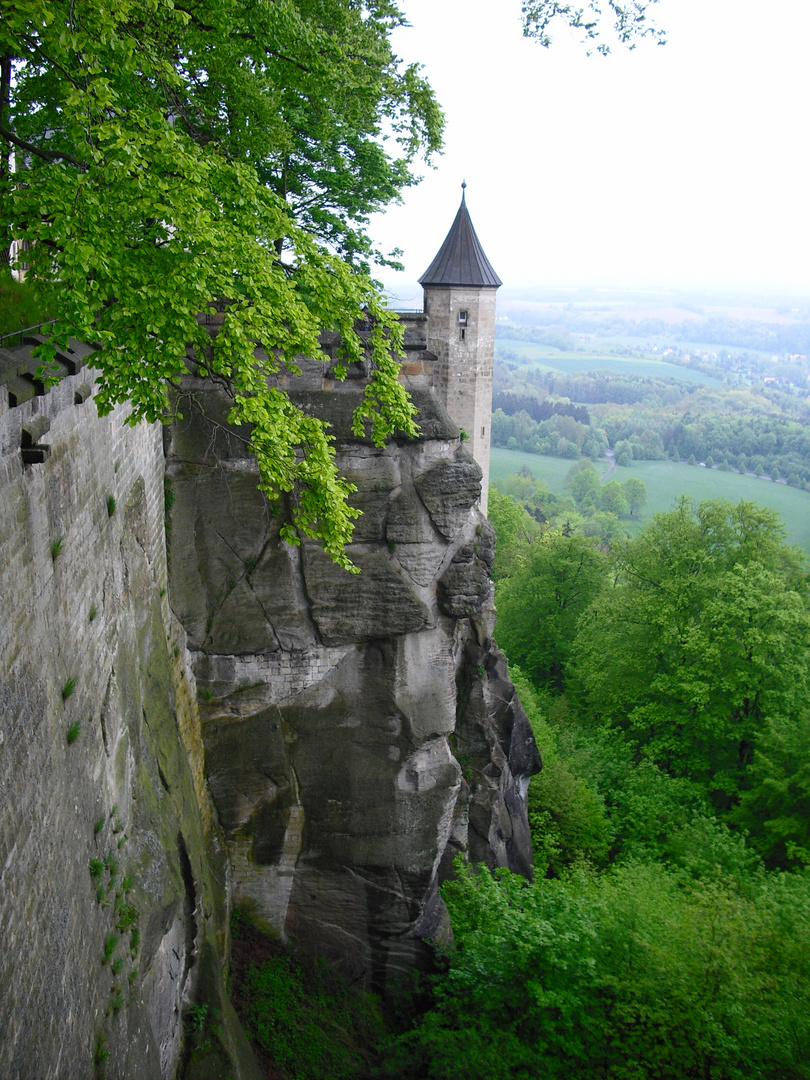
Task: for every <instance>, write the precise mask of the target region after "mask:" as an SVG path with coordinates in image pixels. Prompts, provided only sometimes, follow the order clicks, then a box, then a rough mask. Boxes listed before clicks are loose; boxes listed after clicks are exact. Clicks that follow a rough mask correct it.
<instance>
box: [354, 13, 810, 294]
mask: <svg viewBox="0 0 810 1080" xmlns="http://www.w3.org/2000/svg"><path fill="white" fill-rule="evenodd" d="M402 7H403V10H404V11H405V13H406V15H407V17H408V19H409V21H410V23H411V24H412V25H411V28H409V29H406V30H401V31H398V32H397V34H396V36H395V48H396V49H397V51H398V53H399V55H400V56H402V57H403V58H404V59H405V60H408V61H411V60H418V61H419V62H420V63H422V64H423V65H424V74H425V75H426V76H427V77H428V78H429V80H430V81H431V83H432V85H433V87H434V89H435V91H436V93H437V96H438V98H439V100H440V102H441V103H442V105H443V107H444V110H445V114H446V117H447V132H446V152H445V154H444V155H443V156H442V157H441V158H439V159H437V168H436V169H435V170H430V169H426V170H423V172H425V179H424V180H423V182H422V183H421V184H420V185H419V186H418V187H416V188H414V189H411V190H410V191H409V192H408V193H406V196H405V202H404V205H403V206H401V207H394V208H392V209H391V210H389V211H388V212H387V213H386V214H385V215H381V216H379V217H377V218H376V219H375V220H374V225H373V235H374V236H375V238H376V239H377V241H378V242H379V243H380V244H381V245H382V246H383V247H385V248H386V249H390V248H392V247H400V248H403V249H404V252H405V255H404V261H405V264H406V268H407V269H406V273H404V274H399V275H392V274H391V273H390V272H386V273H384V274H380V276H382V277H383V278H384V280H385V282H386V284H388V285H389V286H392V287H393V289H394V290H395V292H396V293H397V295H398V296H400V297H401V298H402V299H403V300H404V301H406V302H407V300H408V299H409V298H412V299H413V301H414V306H419V305H420V304H421V290H419V289H418V288H417V286H416V285H415V282H416V279H417V278H418V277H419V275H420V274H421V273H422V272H423V271H424V270H425V269H426V268H427V266H428V264H429V263H430V261H431V260H432V258H433V256H434V255H435V254H436V252H437V250H438V248H439V246H440V244H441V242H442V240H443V239H444V237H445V235H446V233H447V230H448V229H449V227H450V225H451V223H452V220H453V217H454V215H455V213H456V210H457V208H458V204H459V201H460V196H461V189H460V184H461V181H462V179H466V181H467V184H468V187H467V205H468V207H469V210H470V213H471V216H472V219H473V223H474V225H475V227H476V231H477V233H478V236H479V238H480V240H481V242H482V244H483V246H484V250H485V251H486V252H487V255H488V256H489V258H490V261H491V262H492V264H493V266H494V267H495V269H496V271H497V272H498V274H499V275H500V276H501V278H502V279H503V281H504V283H505V284H506V285H508V286H518V287H520V286H525V285H532V284H555V285H588V284H618V285H624V284H627V285H644V284H652V285H690V284H694V285H699V286H703V287H705V286H712V285H718V286H726V285H733V286H737V287H740V286H741V287H745V288H749V289H752V290H756V289H768V288H778V289H782V288H786V287H787V288H789V289H790V291H792V292H795V293H798V294H802V293H803V294H805V295H806V296H810V138H808V134H809V129H810V118H809V117H808V106H810V77H809V75H810V64H808V60H807V56H808V51H810V2H808V0H661V3H660V4H659V5H658V6H657V13H658V15H657V21H658V22H659V23H660V24H661V25H662V26H665V27H666V29H667V31H668V37H669V40H668V43H667V45H665V46H663V47H659V46H656V45H654V44H652V43H642V44H640V45H639V47H638V48H637V49H636V50H634V51H632V52H628V51H626V50H623V49H621V48H620V47H619V46H616V47H615V49H614V51H613V52H612V53H611V55H610V56H609V57H607V58H603V57H601V56H591V57H588V56H587V55H586V52H585V48H584V47H583V46H581V45H579V44H577V43H576V42H575V40H574V38H573V36H572V34H571V33H570V32H569V31H567V30H564V29H560V30H559V31H558V33H557V35H556V39H555V43H554V45H553V46H552V47H551V49H549V50H546V49H543V48H541V47H540V46H539V45H537V44H536V43H534V42H530V41H525V40H524V39H523V37H522V35H521V30H520V22H519V15H520V0H403V4H402Z"/></svg>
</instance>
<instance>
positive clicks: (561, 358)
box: [495, 338, 722, 386]
mask: <svg viewBox="0 0 810 1080" xmlns="http://www.w3.org/2000/svg"><path fill="white" fill-rule="evenodd" d="M501 349H507V350H508V351H509V352H512V353H515V354H516V355H518V356H520V357H521V359H522V360H524V361H525V363H527V364H531V365H532V366H533V367H539V368H542V369H544V370H546V371H556V372H559V373H560V374H562V375H575V374H577V373H578V372H584V371H611V372H613V373H615V374H616V375H635V376H637V377H639V378H656V377H660V378H667V379H679V380H680V381H681V382H688V383H699V384H700V385H701V386H720V385H722V384H721V382H720V380H719V379H715V378H713V377H712V376H711V375H706V374H705V373H704V372H702V371H692V370H691V368H684V367H679V366H678V365H677V364H667V363H664V361H663V360H651V359H634V358H633V357H629V356H610V355H606V354H605V353H598V352H592V351H591V352H589V351H587V350H583V351H582V352H579V351H576V352H563V351H562V350H561V349H555V348H554V346H553V345H542V344H540V343H538V342H534V341H513V340H512V339H511V338H498V339H497V341H496V343H495V354H496V356H498V355H500V350H501Z"/></svg>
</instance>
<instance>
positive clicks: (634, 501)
mask: <svg viewBox="0 0 810 1080" xmlns="http://www.w3.org/2000/svg"><path fill="white" fill-rule="evenodd" d="M622 491H623V493H624V497H625V499H626V501H627V508H628V510H629V511H630V516H631V517H636V516H637V514H638V512H639V510H641V508H642V507H644V506H646V505H647V485H646V484H645V483H644V481H643V480H640V479H639V478H638V477H637V476H631V477H630V479H629V480H625V482H624V483H623V484H622Z"/></svg>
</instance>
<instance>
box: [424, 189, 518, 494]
mask: <svg viewBox="0 0 810 1080" xmlns="http://www.w3.org/2000/svg"><path fill="white" fill-rule="evenodd" d="M465 187H466V184H462V189H464V188H465ZM419 283H420V284H421V285H422V288H423V289H424V294H425V301H424V310H425V315H426V316H427V348H428V349H429V350H430V351H431V352H433V353H435V354H436V357H437V360H438V364H437V371H436V376H435V381H434V388H435V390H436V392H437V393H438V395H439V397H440V398H441V400H442V402H443V404H444V405H445V406H446V408H447V411H448V412H449V413H450V416H451V417H452V418H453V420H454V421H455V422H456V423H457V424H458V426H459V428H461V429H462V431H464V432H466V433H467V437H468V439H469V446H470V450H471V451H472V455H473V457H474V458H475V460H476V461H477V462H478V464H479V465H480V466H481V470H482V472H483V474H484V475H483V480H482V485H481V510H482V511H483V513H484V514H486V512H487V490H488V487H489V445H490V423H491V418H492V368H493V362H494V354H495V293H496V292H497V290H498V288H499V286H500V285H501V284H502V282H501V279H500V278H499V277H498V275H497V274H496V273H495V271H494V270H493V268H492V264H491V263H490V261H489V259H488V258H487V257H486V255H485V254H484V249H483V248H482V247H481V243H480V241H479V239H478V237H477V236H476V233H475V229H474V228H473V224H472V221H471V219H470V214H469V211H468V210H467V203H466V199H465V195H464V192H463V190H462V196H461V206H460V207H459V209H458V213H457V214H456V218H455V221H454V222H453V224H452V226H451V228H450V232H449V233H448V234H447V237H446V239H445V241H444V243H443V244H442V246H441V248H440V249H439V253H438V255H437V256H436V258H435V259H434V260H433V262H432V263H431V264H430V266H429V267H428V269H427V270H426V271H425V273H424V274H423V275H422V277H421V278H420V279H419Z"/></svg>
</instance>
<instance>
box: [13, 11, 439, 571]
mask: <svg viewBox="0 0 810 1080" xmlns="http://www.w3.org/2000/svg"><path fill="white" fill-rule="evenodd" d="M401 22H402V16H401V14H400V12H399V11H398V9H397V7H396V4H395V3H393V2H389V0H378V2H374V3H366V4H361V3H358V2H355V0H275V2H272V3H271V2H269V0H250V2H248V3H244V2H241V0H216V2H214V0H184V2H178V3H175V2H174V0H139V2H138V3H135V2H134V0H92V2H91V0H71V2H67V0H9V2H8V3H6V4H4V12H3V21H2V23H0V61H1V62H2V78H0V88H2V92H1V93H0V140H2V144H1V146H0V149H2V151H3V152H2V154H1V155H0V160H2V162H3V167H2V168H1V169H0V223H2V226H3V228H4V229H5V235H6V239H8V237H9V236H10V235H11V234H12V231H13V235H15V236H16V237H18V238H21V239H24V240H27V241H29V242H30V245H31V247H30V250H29V251H28V253H27V254H26V261H27V262H28V263H29V265H30V268H31V269H30V274H31V276H32V277H33V278H34V279H35V280H37V281H38V282H40V283H41V287H42V293H43V298H44V303H45V306H46V307H47V309H48V310H51V311H54V312H58V322H57V323H56V324H55V326H54V328H53V337H52V339H51V341H50V343H49V345H48V346H45V347H43V349H42V354H41V355H42V358H43V360H44V361H46V362H47V361H48V360H49V359H50V358H52V356H53V354H54V351H55V348H56V347H58V345H59V344H60V343H63V342H64V341H65V340H66V339H67V337H68V335H74V336H76V337H80V338H84V339H86V340H90V341H93V342H94V343H97V351H96V353H95V355H94V358H93V364H94V366H95V367H96V368H98V369H99V370H100V372H101V377H100V383H99V390H98V393H97V395H96V400H97V404H98V406H99V409H100V410H101V411H102V412H105V411H109V410H110V409H111V408H112V407H113V406H114V405H116V404H118V403H122V402H129V403H130V405H131V407H132V412H131V417H130V420H131V422H132V423H136V422H138V421H139V420H142V419H146V420H150V421H151V420H156V419H165V418H166V416H167V415H168V411H169V406H170V389H171V387H173V386H176V385H177V383H178V381H179V379H180V378H181V376H182V375H183V374H184V372H185V370H186V354H187V348H190V349H191V351H192V355H193V356H194V358H195V359H196V360H197V362H198V363H200V364H202V367H203V370H204V371H205V372H207V373H210V374H212V375H215V376H217V377H218V378H219V379H220V380H221V381H222V382H223V383H224V384H225V385H226V386H227V387H228V388H229V390H230V393H231V394H232V399H233V405H232V411H231V414H230V420H231V422H233V423H235V424H249V425H252V435H251V443H252V446H253V449H254V450H255V452H256V455H257V458H258V461H259V468H260V475H261V486H262V488H263V489H264V490H265V491H266V492H267V493H268V494H269V495H270V496H271V497H273V496H277V495H279V494H280V493H284V492H289V493H290V494H291V495H292V502H293V525H294V527H293V528H290V529H288V531H287V539H289V540H292V541H295V540H296V539H297V537H298V536H299V535H300V534H301V533H303V534H304V535H308V536H319V537H320V538H321V539H322V542H323V543H324V547H325V548H326V550H327V551H328V552H329V553H330V554H331V555H332V556H333V557H334V558H336V559H337V560H338V561H341V562H342V563H343V564H344V565H346V564H347V558H346V556H345V553H344V551H343V545H344V544H345V543H346V541H347V540H348V539H349V538H350V536H351V528H352V525H351V516H352V511H350V510H349V509H348V508H347V506H346V502H345V498H346V495H347V493H348V492H349V491H350V490H351V489H350V487H349V485H347V484H346V483H345V482H344V481H343V480H342V479H341V478H340V477H339V476H338V474H337V471H336V469H335V465H334V461H333V454H332V447H331V441H330V436H329V434H328V429H327V427H326V426H325V425H324V424H323V423H321V422H319V421H317V420H315V419H314V418H312V417H309V416H306V415H304V414H303V413H302V412H300V411H299V410H298V409H296V407H295V406H294V405H293V404H292V403H291V401H290V400H289V398H288V397H287V395H286V394H285V393H283V392H282V391H280V390H278V389H268V378H269V377H271V376H272V375H273V374H274V373H275V372H277V371H278V370H280V369H282V368H286V369H287V370H289V371H292V372H295V371H296V362H295V358H296V356H300V355H308V356H317V355H319V345H318V335H319V332H320V330H321V329H322V328H323V327H326V328H330V329H337V330H339V331H340V332H341V335H342V339H343V355H342V359H343V360H344V361H352V360H354V359H357V358H359V357H360V356H361V354H362V352H363V348H364V342H363V340H362V339H361V337H360V335H359V333H358V332H357V331H356V329H355V325H356V323H357V320H358V319H359V318H360V317H361V316H363V317H364V318H365V319H366V324H367V325H368V326H369V327H370V334H369V335H367V336H368V345H369V349H370V354H371V362H372V370H373V378H372V382H371V384H370V385H369V386H368V388H367V390H366V395H365V399H364V401H363V404H362V405H361V407H360V409H359V410H358V412H357V414H356V418H355V423H356V427H357V430H358V431H360V430H362V429H363V427H364V425H365V424H366V423H368V424H370V426H371V433H372V436H373V438H374V440H375V442H377V443H380V442H381V441H382V440H383V439H384V438H385V437H386V436H387V435H388V434H390V433H391V432H392V431H394V430H396V429H398V428H399V429H402V430H405V431H408V432H413V431H414V425H413V409H412V406H411V404H410V402H409V400H408V398H407V395H406V394H405V392H404V390H403V389H402V388H401V387H400V386H399V384H398V383H397V378H396V371H397V366H396V362H395V360H394V359H393V358H392V354H396V353H397V351H398V349H399V347H400V343H401V337H400V330H399V328H398V326H397V324H396V320H395V318H394V317H393V316H392V315H390V314H389V313H387V312H385V311H384V309H383V308H382V306H381V302H380V298H379V296H378V294H377V292H376V290H375V288H374V286H373V283H372V282H371V280H370V279H369V278H368V276H367V274H365V273H358V272H357V269H358V268H357V267H352V265H351V260H352V259H353V260H355V262H356V261H357V260H359V262H360V263H361V264H362V263H364V262H365V261H366V260H367V259H368V258H371V257H373V255H374V253H373V252H372V250H371V245H370V242H369V240H368V237H367V236H366V234H365V231H364V224H365V222H366V221H367V219H368V215H369V214H370V213H371V212H373V211H374V210H377V209H379V208H380V207H381V206H383V205H385V204H386V203H387V202H389V201H390V200H391V199H393V198H396V197H397V195H398V193H399V192H400V191H401V189H402V188H403V186H405V185H406V184H409V183H411V182H412V181H413V179H414V177H413V174H412V172H411V164H412V162H413V161H414V159H415V157H416V156H417V155H418V154H419V153H425V154H427V155H429V154H430V153H432V152H433V151H435V150H436V149H438V148H439V146H440V142H441V130H442V117H441V113H440V110H439V109H438V106H437V105H436V102H435V99H434V97H433V94H432V91H431V90H430V88H429V86H428V84H427V83H426V82H425V81H424V80H423V79H422V78H421V77H420V76H419V74H418V70H417V68H416V67H414V66H411V67H407V68H403V67H402V65H401V64H400V63H399V61H398V60H397V58H396V56H395V55H394V54H393V52H392V50H391V47H390V41H389V36H390V32H391V30H392V29H393V28H394V27H395V26H397V25H400V24H401ZM12 152H13V154H14V158H15V165H16V172H15V173H14V174H13V175H12V174H11V173H10V171H9V160H10V154H11V153H12ZM319 240H320V242H319ZM323 241H326V242H327V243H328V245H329V247H327V246H325V245H324V243H323ZM360 269H362V265H361V267H360ZM212 302H217V303H218V304H219V305H220V307H221V308H224V310H225V317H224V323H223V326H222V328H221V330H220V332H219V334H218V336H217V337H216V339H215V340H214V341H213V343H212V341H211V338H210V336H209V334H208V332H207V331H206V329H205V327H204V326H202V325H200V320H199V319H198V314H199V313H200V312H204V311H206V310H209V309H210V306H211V304H212ZM257 342H259V343H260V344H261V346H262V349H261V351H257V350H256V343H257Z"/></svg>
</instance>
